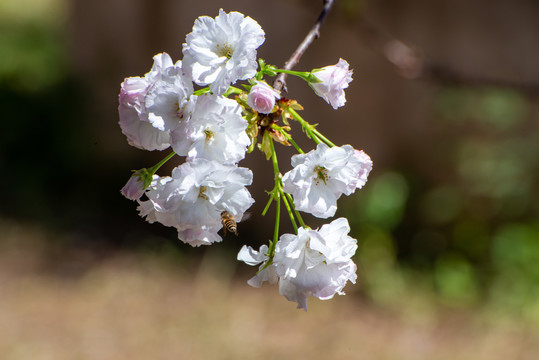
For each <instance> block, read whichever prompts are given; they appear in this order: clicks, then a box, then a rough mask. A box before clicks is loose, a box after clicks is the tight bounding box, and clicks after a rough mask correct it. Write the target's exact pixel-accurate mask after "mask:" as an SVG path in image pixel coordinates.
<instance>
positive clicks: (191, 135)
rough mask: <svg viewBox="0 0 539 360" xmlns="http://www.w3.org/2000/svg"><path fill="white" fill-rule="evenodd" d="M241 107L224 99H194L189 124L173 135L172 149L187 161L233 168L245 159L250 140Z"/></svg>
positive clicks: (213, 97) (182, 124)
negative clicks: (212, 163) (216, 162)
mask: <svg viewBox="0 0 539 360" xmlns="http://www.w3.org/2000/svg"><path fill="white" fill-rule="evenodd" d="M247 125H248V124H247V121H246V120H245V119H244V118H243V117H242V116H241V107H240V106H239V104H238V103H237V102H236V101H234V100H231V99H227V98H225V97H223V96H217V95H211V94H205V95H201V96H199V97H198V98H197V99H196V104H195V108H194V110H193V113H192V114H191V118H190V119H189V121H183V122H181V123H180V125H179V126H178V127H177V128H176V129H175V130H174V131H172V133H171V135H172V149H173V150H174V152H176V154H178V155H181V156H187V160H188V161H191V160H193V159H200V158H202V159H208V160H216V161H219V162H221V163H225V164H233V163H237V162H238V161H240V160H242V159H243V158H244V157H245V152H246V151H247V146H249V144H250V140H249V136H248V135H247V133H246V132H245V129H247Z"/></svg>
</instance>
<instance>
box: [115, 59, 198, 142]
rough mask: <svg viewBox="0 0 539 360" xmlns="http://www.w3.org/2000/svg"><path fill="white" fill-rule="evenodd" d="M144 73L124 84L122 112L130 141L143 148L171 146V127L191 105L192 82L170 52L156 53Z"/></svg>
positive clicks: (122, 125)
mask: <svg viewBox="0 0 539 360" xmlns="http://www.w3.org/2000/svg"><path fill="white" fill-rule="evenodd" d="M153 59H154V64H153V67H152V69H151V70H150V72H148V73H147V74H146V75H145V76H144V77H130V78H126V79H125V80H124V82H123V83H122V85H121V90H120V95H119V107H118V112H119V114H120V121H119V123H120V127H121V129H122V132H123V133H124V135H125V136H126V137H127V142H128V143H129V144H130V145H132V146H135V147H137V148H140V149H145V150H164V149H166V148H168V147H169V146H170V130H171V129H173V128H174V127H175V126H176V125H177V123H178V122H179V120H180V118H182V117H183V116H184V110H185V109H186V108H187V106H185V103H186V101H187V97H188V96H189V95H190V94H191V93H192V92H193V87H192V83H191V82H190V81H189V80H188V79H186V77H185V75H183V73H182V72H181V62H177V63H176V64H173V63H172V60H171V58H170V56H169V55H168V54H166V53H162V54H157V55H156V56H154V58H153Z"/></svg>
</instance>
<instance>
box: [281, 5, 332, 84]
mask: <svg viewBox="0 0 539 360" xmlns="http://www.w3.org/2000/svg"><path fill="white" fill-rule="evenodd" d="M333 2H334V0H324V8H323V9H322V12H321V13H320V15H319V16H318V19H317V20H316V23H315V24H314V25H313V27H312V28H311V30H310V31H309V33H308V34H307V36H306V37H305V39H303V41H302V42H301V44H299V46H298V47H297V49H296V51H294V53H293V54H292V56H290V58H289V59H288V61H287V62H285V65H284V67H283V69H284V70H292V68H293V67H294V66H296V65H297V63H298V62H299V59H300V58H301V56H302V55H303V53H305V51H306V50H307V48H308V47H309V46H310V45H311V44H312V42H313V41H314V40H315V39H318V38H319V37H320V27H321V26H322V23H323V22H324V20H325V19H326V16H327V14H328V13H329V10H330V9H331V7H332V6H333ZM273 88H274V89H275V90H278V91H280V90H283V89H284V91H286V74H283V73H280V74H279V75H278V76H277V78H276V79H275V81H274V82H273Z"/></svg>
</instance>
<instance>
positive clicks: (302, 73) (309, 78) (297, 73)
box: [273, 69, 320, 83]
mask: <svg viewBox="0 0 539 360" xmlns="http://www.w3.org/2000/svg"><path fill="white" fill-rule="evenodd" d="M273 70H275V71H276V72H280V73H283V74H288V75H294V76H297V77H300V78H302V79H303V80H305V81H307V82H308V83H313V82H314V83H317V82H320V80H318V79H317V78H316V76H314V75H313V73H312V72H310V71H293V70H285V69H273Z"/></svg>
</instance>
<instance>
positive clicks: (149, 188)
mask: <svg viewBox="0 0 539 360" xmlns="http://www.w3.org/2000/svg"><path fill="white" fill-rule="evenodd" d="M264 40H265V33H264V31H263V30H262V28H261V27H260V25H259V24H258V23H257V22H256V21H255V20H253V19H251V18H250V17H246V16H244V15H243V14H241V13H238V12H230V13H226V12H224V11H223V10H220V11H219V15H218V16H217V17H215V18H211V17H208V16H201V17H199V18H198V19H197V20H196V21H195V24H194V26H193V30H192V32H191V33H189V34H188V35H187V37H186V40H185V43H184V44H183V49H182V50H183V51H182V52H183V60H179V61H177V62H173V61H172V59H171V57H170V56H169V55H168V54H166V53H161V54H158V55H155V56H154V58H153V60H154V63H153V66H152V68H151V70H150V71H149V72H148V73H147V74H145V75H144V76H142V77H129V78H126V79H125V80H124V82H123V83H122V85H121V90H120V95H119V115H120V121H119V123H120V127H121V129H122V132H123V134H124V135H125V136H126V137H127V141H128V143H129V144H130V145H132V146H134V147H137V148H140V149H144V150H150V151H153V150H160V151H162V150H166V149H171V150H172V151H171V152H169V154H168V155H166V156H165V157H164V158H163V160H162V161H160V162H159V163H157V164H156V165H154V166H153V167H150V168H143V169H140V170H137V171H135V172H134V173H133V175H132V176H131V178H130V179H129V181H128V182H127V184H126V185H125V186H124V188H123V189H122V194H123V195H124V196H125V197H126V198H128V199H131V200H135V201H137V203H138V211H139V214H140V215H141V216H142V217H144V218H145V219H146V220H147V221H148V222H150V223H154V222H158V223H161V224H162V225H165V226H169V227H174V228H176V230H177V231H178V238H179V239H180V240H181V241H183V242H185V243H187V244H190V245H191V246H200V245H210V244H212V243H215V242H220V241H222V236H221V235H220V233H221V231H226V228H227V227H228V226H230V224H231V222H232V223H233V225H234V227H235V226H236V225H237V223H239V222H241V220H242V218H244V215H245V212H246V211H247V209H249V207H250V206H251V205H252V204H253V203H254V200H253V198H252V196H251V194H250V193H249V191H248V190H247V186H249V185H251V183H252V179H253V174H252V172H251V170H249V169H247V168H242V167H239V166H238V162H239V161H241V160H242V159H243V158H244V157H245V155H246V153H250V152H252V151H254V150H255V149H257V148H258V149H259V150H261V151H262V152H263V153H264V154H265V155H266V158H267V159H268V160H270V159H271V163H272V166H273V169H274V174H275V185H274V188H273V190H272V191H270V192H269V194H270V198H269V201H268V203H267V205H266V207H265V209H264V211H263V214H262V215H265V214H266V212H267V211H268V209H269V207H270V206H271V204H273V203H275V209H276V220H275V231H274V234H273V238H272V240H270V242H269V244H268V245H263V246H261V247H260V249H259V250H254V249H252V248H251V247H250V246H245V245H244V246H243V247H242V249H241V250H240V252H239V254H238V260H241V261H244V262H245V263H247V264H249V265H253V266H255V265H259V271H258V272H257V274H256V275H255V276H254V277H253V278H252V279H251V280H249V282H248V283H249V284H250V285H252V286H255V287H259V286H261V284H262V283H263V282H264V281H268V282H269V283H272V284H278V286H279V293H280V294H282V295H284V296H285V297H286V298H287V299H288V300H290V301H295V302H297V303H298V308H303V309H307V298H308V297H309V296H314V297H317V298H319V299H330V298H332V297H333V296H334V295H335V294H344V293H343V288H344V286H345V285H346V283H347V282H348V281H351V282H352V283H355V280H356V265H355V263H354V262H353V260H352V256H353V255H354V254H355V251H356V249H357V241H356V240H355V239H353V238H352V237H350V236H349V235H348V233H349V232H350V227H349V224H348V221H347V220H346V219H345V218H338V219H336V220H333V221H332V222H330V223H329V224H326V225H323V226H322V227H321V228H320V229H316V230H313V229H311V228H310V227H309V226H307V225H306V224H305V222H304V221H303V218H302V216H301V213H300V212H305V213H309V214H312V215H313V216H315V217H319V218H330V217H333V216H334V215H335V212H336V210H337V200H338V199H339V198H340V196H341V195H343V194H344V195H350V194H352V193H353V192H354V191H355V190H356V189H361V188H362V187H363V186H364V185H365V183H366V181H367V177H368V175H369V172H370V171H371V169H372V161H371V159H370V158H369V156H368V155H367V154H365V153H364V152H363V151H360V150H356V149H354V148H353V147H352V146H351V145H344V146H336V145H335V144H333V143H332V142H331V141H330V140H329V139H327V138H326V137H325V136H324V135H322V134H321V133H320V132H319V131H318V129H317V128H316V127H315V126H314V125H311V124H309V123H308V122H307V121H306V120H304V119H303V118H302V117H301V116H300V115H299V114H298V111H299V110H302V109H303V108H302V107H301V105H300V104H298V102H297V101H295V100H291V99H287V98H286V97H284V96H282V94H281V93H280V92H279V91H277V90H275V89H274V88H273V87H271V86H270V85H268V83H267V82H266V80H265V78H267V77H274V76H276V75H277V74H279V73H285V74H290V75H294V76H298V77H300V78H302V79H304V80H305V81H306V82H307V83H308V85H309V86H310V87H311V88H312V89H313V90H314V91H315V93H316V94H317V95H318V96H320V97H322V98H323V99H324V100H325V101H326V102H327V103H328V104H330V105H331V106H332V107H333V108H334V109H337V108H339V107H341V106H343V105H344V104H345V102H346V99H345V93H344V89H345V88H347V87H348V84H349V83H350V81H352V71H351V70H349V65H348V63H347V62H346V61H345V60H342V59H340V60H339V62H338V63H337V64H336V65H332V66H326V67H323V68H320V69H314V70H312V71H309V72H298V71H291V70H284V69H279V68H277V67H275V66H272V65H268V64H266V63H265V61H263V60H262V59H257V52H256V51H257V48H258V47H259V46H260V45H262V43H263V42H264ZM241 80H243V83H241V85H240V86H238V85H236V84H237V83H238V82H239V81H241ZM292 121H293V122H294V123H297V124H299V125H300V126H301V127H302V129H303V131H304V133H305V134H306V135H307V136H308V137H309V138H311V139H312V140H313V141H314V143H315V144H316V148H315V149H313V150H311V151H309V152H307V153H305V152H304V151H303V150H302V149H301V148H300V147H299V146H298V145H297V144H296V142H295V141H294V140H293V138H292V136H291V134H290V131H291V122H292ZM275 143H280V144H282V145H285V146H294V148H295V149H296V150H297V152H298V154H297V155H294V156H292V159H291V165H292V170H290V171H288V172H287V173H285V174H284V175H282V174H281V172H280V171H279V165H278V161H277V153H276V147H275ZM173 158H174V159H181V160H180V161H179V162H181V161H183V163H181V164H180V165H178V166H177V167H175V168H174V169H173V170H172V173H171V174H170V175H169V176H160V175H157V174H156V173H157V171H158V170H159V168H160V167H161V166H162V165H163V164H164V163H165V162H167V161H169V160H171V159H173ZM281 204H284V206H285V208H286V211H287V213H288V217H289V218H290V221H291V223H292V225H293V227H294V229H295V234H282V235H281V234H280V233H279V224H280V216H281ZM224 214H226V219H225V216H224ZM222 229H223V230H222Z"/></svg>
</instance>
